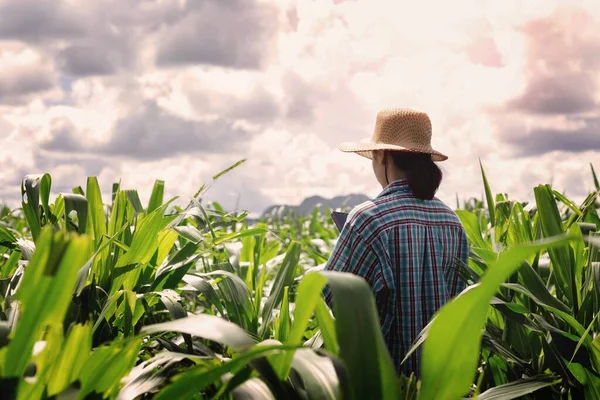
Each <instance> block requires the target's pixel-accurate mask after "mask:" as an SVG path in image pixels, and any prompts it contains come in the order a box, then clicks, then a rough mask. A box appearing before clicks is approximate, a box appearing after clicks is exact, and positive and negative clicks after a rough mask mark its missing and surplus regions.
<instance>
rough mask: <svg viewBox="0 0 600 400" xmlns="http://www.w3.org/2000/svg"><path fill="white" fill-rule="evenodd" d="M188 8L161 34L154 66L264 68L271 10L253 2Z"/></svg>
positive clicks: (273, 23) (274, 17)
mask: <svg viewBox="0 0 600 400" xmlns="http://www.w3.org/2000/svg"><path fill="white" fill-rule="evenodd" d="M188 5H189V8H190V9H189V12H188V14H187V15H186V16H185V17H184V18H183V19H182V20H181V21H179V22H178V23H177V24H176V25H174V26H173V27H171V28H170V29H169V30H167V31H166V32H164V33H163V34H162V35H161V37H160V41H159V46H158V52H157V63H158V65H160V66H177V65H186V64H205V65H214V66H221V67H230V68H242V69H258V68H261V67H262V66H264V65H265V63H266V61H267V58H268V57H269V55H270V52H271V50H272V48H273V41H274V39H275V37H276V30H277V25H278V14H277V9H276V8H275V7H272V6H271V5H270V4H264V3H260V2H257V1H254V0H235V1H209V0H202V1H197V2H193V3H192V2H189V3H188Z"/></svg>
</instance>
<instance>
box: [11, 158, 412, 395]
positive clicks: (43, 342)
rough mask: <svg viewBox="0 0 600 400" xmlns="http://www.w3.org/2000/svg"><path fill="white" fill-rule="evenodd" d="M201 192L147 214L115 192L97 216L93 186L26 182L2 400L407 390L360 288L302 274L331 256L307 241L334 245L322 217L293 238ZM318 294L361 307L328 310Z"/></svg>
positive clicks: (15, 243) (14, 236)
mask: <svg viewBox="0 0 600 400" xmlns="http://www.w3.org/2000/svg"><path fill="white" fill-rule="evenodd" d="M235 166H236V165H234V166H232V168H233V167H235ZM230 169H231V168H229V169H228V170H230ZM228 170H226V171H224V173H226V172H228ZM224 173H220V174H217V175H215V177H214V179H218V178H220V177H221V176H222V175H223V174H224ZM208 188H209V187H207V186H203V187H202V188H200V190H198V192H197V193H196V194H195V195H194V196H193V197H192V198H191V199H189V202H188V204H187V205H186V206H177V205H175V204H174V201H175V199H169V200H167V201H164V182H161V181H157V182H156V184H155V186H154V190H153V191H152V194H151V196H150V200H149V202H148V204H147V205H146V206H144V205H143V204H142V202H141V200H140V198H139V196H138V193H137V192H136V191H135V190H129V189H123V188H121V186H120V184H115V185H113V191H112V196H111V201H110V203H109V204H106V203H104V201H103V198H102V194H101V191H100V186H99V184H98V182H97V180H96V178H95V177H90V178H88V181H87V184H86V187H85V189H84V188H82V187H76V188H74V189H73V193H62V194H59V195H58V196H57V197H56V198H55V200H54V202H52V203H51V201H50V193H51V177H50V175H48V174H44V175H41V176H27V177H25V179H24V180H23V184H22V195H23V202H22V207H21V209H20V210H18V212H20V213H21V214H20V215H21V216H22V218H19V217H16V218H13V215H18V214H11V213H9V212H6V211H5V212H3V218H2V221H3V224H2V225H1V226H0V254H2V258H1V259H0V274H1V280H0V283H1V285H2V286H1V289H2V310H1V311H2V314H1V315H0V386H1V387H0V389H1V390H2V393H3V397H5V398H17V399H38V398H39V399H41V398H54V397H56V396H58V397H61V398H62V397H69V398H77V399H84V398H93V397H103V398H111V399H136V398H150V397H152V398H154V397H156V398H173V396H175V398H215V399H216V398H237V397H238V396H244V397H247V398H260V399H265V398H289V399H308V398H330V399H337V398H365V397H364V396H365V395H368V394H374V395H376V396H377V398H398V396H401V395H403V394H404V395H406V394H410V393H412V394H414V393H416V387H417V385H418V384H417V382H415V380H414V379H407V378H401V379H398V378H397V377H396V376H395V373H394V372H393V371H394V369H393V367H392V364H391V360H390V359H389V354H387V351H386V350H385V348H384V344H383V343H384V342H383V338H382V336H381V333H380V330H379V326H378V317H377V312H376V309H375V305H374V300H373V296H372V294H371V292H370V288H369V287H368V285H367V284H366V282H365V281H364V280H362V279H361V278H358V277H355V276H352V275H348V274H334V273H325V272H322V271H311V269H312V267H314V266H316V263H317V262H322V261H324V260H325V259H326V257H327V254H326V253H327V249H325V248H323V246H317V245H315V243H314V242H313V240H314V239H313V238H311V237H310V235H320V237H318V238H317V239H320V240H323V242H325V240H327V241H329V240H331V238H333V237H334V236H335V233H334V231H333V229H332V228H331V226H329V228H327V227H326V226H327V223H326V222H324V221H323V219H322V216H321V215H320V214H318V213H315V214H313V216H312V218H311V220H310V223H309V224H301V225H300V226H298V227H297V231H296V232H293V233H292V231H290V230H287V231H286V229H288V227H286V226H279V227H274V226H272V225H269V224H268V223H266V222H265V221H263V222H260V223H258V224H256V225H254V226H248V224H247V223H246V222H245V218H246V215H247V214H246V213H239V212H233V213H227V212H225V210H223V208H222V207H221V206H220V205H219V204H216V203H213V204H210V205H207V204H205V203H204V202H203V201H202V196H203V195H204V194H205V193H206V190H207V189H208ZM23 221H25V222H26V223H24V222H23ZM290 222H291V221H288V222H287V223H288V224H289V223H290ZM284 224H285V223H284ZM294 225H295V224H294ZM24 226H25V227H26V229H24ZM282 235H285V236H284V237H282ZM317 248H318V250H317ZM325 284H329V285H331V287H332V292H333V295H334V300H335V301H336V303H339V304H344V303H348V302H350V301H353V302H356V301H358V304H359V306H357V307H353V308H348V307H339V308H337V309H335V310H334V312H331V310H329V308H328V307H327V305H326V304H325V303H324V301H323V299H322V298H321V293H322V288H323V286H324V285H325ZM359 345H360V347H359ZM365 369H366V370H368V371H369V374H370V379H362V378H361V376H362V375H363V374H364V371H365Z"/></svg>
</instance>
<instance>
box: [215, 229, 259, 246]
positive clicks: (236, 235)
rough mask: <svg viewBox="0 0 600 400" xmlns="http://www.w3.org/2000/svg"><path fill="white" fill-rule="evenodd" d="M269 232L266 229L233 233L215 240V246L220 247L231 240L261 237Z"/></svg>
mask: <svg viewBox="0 0 600 400" xmlns="http://www.w3.org/2000/svg"><path fill="white" fill-rule="evenodd" d="M266 232H267V230H266V229H264V228H251V229H245V230H243V231H240V232H233V233H229V234H226V235H223V236H219V237H217V238H216V239H215V241H214V244H215V245H218V244H221V243H224V242H228V241H230V240H234V239H241V238H244V237H247V236H254V235H259V234H261V233H266Z"/></svg>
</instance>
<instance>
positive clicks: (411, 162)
mask: <svg viewBox="0 0 600 400" xmlns="http://www.w3.org/2000/svg"><path fill="white" fill-rule="evenodd" d="M388 154H390V156H391V157H392V160H393V161H394V164H395V165H396V167H397V168H399V169H401V170H402V171H404V173H405V174H406V179H407V180H408V186H409V187H410V189H411V190H412V191H413V193H414V195H415V196H416V197H417V198H419V199H421V200H431V199H433V197H434V196H435V193H436V192H437V190H438V188H439V186H440V183H441V182H442V170H441V169H440V168H439V167H438V166H437V164H436V163H435V162H433V160H432V159H431V155H430V154H423V153H411V152H407V151H390V152H388Z"/></svg>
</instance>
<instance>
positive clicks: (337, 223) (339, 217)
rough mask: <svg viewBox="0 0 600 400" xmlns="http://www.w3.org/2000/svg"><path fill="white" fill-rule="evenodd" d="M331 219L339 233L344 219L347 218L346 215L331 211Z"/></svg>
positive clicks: (344, 221)
mask: <svg viewBox="0 0 600 400" xmlns="http://www.w3.org/2000/svg"><path fill="white" fill-rule="evenodd" d="M331 218H332V219H333V222H335V226H337V228H338V230H339V231H340V232H341V231H342V228H343V227H344V224H345V223H346V219H347V218H348V213H345V212H339V211H332V212H331Z"/></svg>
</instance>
